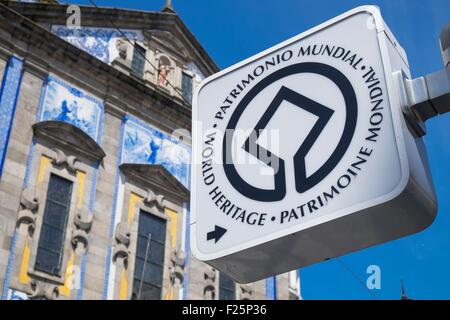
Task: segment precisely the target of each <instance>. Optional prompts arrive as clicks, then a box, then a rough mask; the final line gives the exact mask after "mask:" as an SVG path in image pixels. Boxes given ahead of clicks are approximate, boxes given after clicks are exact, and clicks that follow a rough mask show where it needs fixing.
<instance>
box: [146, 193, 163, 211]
mask: <svg viewBox="0 0 450 320" xmlns="http://www.w3.org/2000/svg"><path fill="white" fill-rule="evenodd" d="M144 203H145V204H146V205H150V206H151V205H156V206H157V207H158V208H159V209H161V210H162V209H163V208H164V196H163V195H161V194H159V195H156V194H155V193H154V192H153V191H152V190H150V189H149V190H148V191H147V195H146V197H145V198H144Z"/></svg>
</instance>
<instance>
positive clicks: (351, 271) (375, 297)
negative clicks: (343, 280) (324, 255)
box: [336, 258, 377, 299]
mask: <svg viewBox="0 0 450 320" xmlns="http://www.w3.org/2000/svg"><path fill="white" fill-rule="evenodd" d="M336 260H337V261H338V262H339V263H340V264H341V265H342V266H343V267H344V269H345V270H347V271H348V272H349V273H350V274H351V275H352V277H353V278H355V279H356V281H357V282H359V283H360V284H361V285H362V286H363V287H364V289H366V290H367V292H369V294H370V295H371V296H372V297H373V298H374V299H377V296H376V295H375V293H374V292H372V290H370V289H369V288H367V286H366V284H365V283H364V281H363V280H361V278H359V277H358V275H357V274H356V273H355V272H353V270H352V269H351V268H350V267H349V266H348V265H347V264H345V263H344V261H342V260H341V259H339V258H336Z"/></svg>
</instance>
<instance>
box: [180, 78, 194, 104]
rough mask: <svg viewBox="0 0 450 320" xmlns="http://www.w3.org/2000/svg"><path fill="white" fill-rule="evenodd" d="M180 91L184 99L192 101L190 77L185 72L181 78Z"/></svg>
mask: <svg viewBox="0 0 450 320" xmlns="http://www.w3.org/2000/svg"><path fill="white" fill-rule="evenodd" d="M181 93H182V95H183V98H184V99H185V100H186V101H188V102H189V103H191V102H192V77H191V76H190V75H188V74H187V73H185V72H183V77H182V78H181Z"/></svg>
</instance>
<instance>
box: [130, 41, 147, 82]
mask: <svg viewBox="0 0 450 320" xmlns="http://www.w3.org/2000/svg"><path fill="white" fill-rule="evenodd" d="M144 65H145V49H144V48H142V47H141V46H139V45H137V44H136V45H135V46H134V51H133V60H132V61H131V73H133V74H134V75H135V76H137V77H139V78H143V77H144Z"/></svg>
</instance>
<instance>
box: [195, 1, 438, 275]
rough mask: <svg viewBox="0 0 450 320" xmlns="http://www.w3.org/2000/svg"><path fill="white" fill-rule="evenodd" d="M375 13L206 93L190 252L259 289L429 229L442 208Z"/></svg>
mask: <svg viewBox="0 0 450 320" xmlns="http://www.w3.org/2000/svg"><path fill="white" fill-rule="evenodd" d="M399 70H403V72H405V73H406V74H408V73H409V69H408V66H407V59H406V55H405V54H404V52H403V50H402V49H401V47H400V45H399V44H398V43H397V42H396V40H395V38H394V37H393V35H392V34H391V33H390V31H389V29H388V28H387V27H386V26H385V24H384V22H383V20H382V18H381V15H380V12H379V10H378V8H377V7H373V6H364V7H359V8H356V9H354V10H351V11H349V12H347V13H344V14H343V15H341V16H339V17H337V18H334V19H332V20H330V21H329V22H326V23H324V24H322V25H320V26H318V27H316V28H313V29H312V30H309V31H307V32H305V33H302V34H300V35H298V36H296V37H294V38H292V39H290V40H288V41H285V42H283V43H281V44H279V45H277V46H275V47H273V48H270V49H268V50H266V51H264V52H262V53H260V54H257V55H256V56H254V57H251V58H249V59H247V60H245V61H243V62H241V63H238V64H237V65H234V66H232V67H230V68H228V69H226V70H224V71H222V72H219V73H218V74H215V75H213V76H211V77H209V78H207V79H206V80H204V81H203V82H202V84H201V85H200V87H199V88H198V89H197V91H196V93H195V96H194V103H193V152H194V155H193V157H194V163H193V165H192V168H193V169H192V178H193V185H192V195H191V230H192V232H191V245H192V252H193V254H194V256H195V257H197V258H198V259H200V260H202V261H205V262H207V263H209V264H211V265H212V266H214V267H216V268H217V269H219V270H221V271H223V272H225V273H227V274H229V275H230V276H231V277H232V278H234V279H235V280H237V281H238V282H251V281H256V280H260V279H262V278H265V277H268V276H272V275H274V274H279V273H282V272H287V271H290V270H293V269H296V268H299V267H303V266H306V265H310V264H312V263H317V262H320V261H324V260H327V259H329V258H333V257H336V256H339V255H343V254H346V253H348V252H351V251H355V250H359V249H363V248H366V247H369V246H372V245H376V244H380V243H383V242H386V241H389V240H393V239H396V238H399V237H402V236H405V235H408V234H411V233H414V232H418V231H420V230H422V229H424V228H425V227H427V226H428V225H429V224H431V222H432V221H433V219H434V216H435V214H436V198H435V195H434V191H433V186H432V183H431V179H430V174H429V170H428V166H427V159H426V153H425V150H424V146H423V142H422V141H421V139H419V138H416V137H414V136H413V134H412V133H411V132H412V131H411V132H410V130H409V128H408V125H407V123H406V122H405V120H404V117H403V115H402V113H401V108H400V104H399V97H398V95H397V91H396V89H395V86H394V79H393V77H392V73H393V72H395V71H399Z"/></svg>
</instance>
